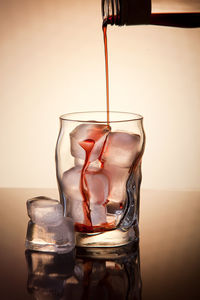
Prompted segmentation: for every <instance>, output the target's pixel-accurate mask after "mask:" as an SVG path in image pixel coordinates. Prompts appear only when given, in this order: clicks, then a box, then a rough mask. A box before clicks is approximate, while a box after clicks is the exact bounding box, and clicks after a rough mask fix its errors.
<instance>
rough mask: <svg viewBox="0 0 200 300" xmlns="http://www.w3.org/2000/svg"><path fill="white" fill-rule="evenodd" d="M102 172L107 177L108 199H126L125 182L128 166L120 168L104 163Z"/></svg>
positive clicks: (115, 200)
mask: <svg viewBox="0 0 200 300" xmlns="http://www.w3.org/2000/svg"><path fill="white" fill-rule="evenodd" d="M104 172H105V174H106V175H107V177H108V178H109V186H110V188H109V195H108V200H109V201H114V202H118V203H119V202H122V203H123V202H124V201H125V199H126V182H127V180H128V177H129V168H120V167H117V166H115V165H110V164H108V163H104Z"/></svg>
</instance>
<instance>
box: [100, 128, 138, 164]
mask: <svg viewBox="0 0 200 300" xmlns="http://www.w3.org/2000/svg"><path fill="white" fill-rule="evenodd" d="M139 145H140V136H139V135H137V134H130V133H127V132H110V133H109V135H108V138H107V141H106V145H105V149H104V152H103V155H102V160H103V161H105V162H107V163H109V164H110V165H111V164H112V165H115V166H118V167H121V168H129V167H131V165H132V163H133V161H134V160H135V158H136V156H137V154H138V152H139Z"/></svg>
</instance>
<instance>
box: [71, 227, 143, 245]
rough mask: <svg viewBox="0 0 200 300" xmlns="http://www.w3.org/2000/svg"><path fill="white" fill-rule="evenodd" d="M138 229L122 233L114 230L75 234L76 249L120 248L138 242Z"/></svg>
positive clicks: (130, 229) (119, 230)
mask: <svg viewBox="0 0 200 300" xmlns="http://www.w3.org/2000/svg"><path fill="white" fill-rule="evenodd" d="M137 233H138V227H137V228H133V227H131V228H129V229H128V230H127V231H122V230H121V229H119V228H117V229H114V230H110V231H106V232H99V233H82V232H76V246H77V247H120V246H124V245H127V244H129V243H132V242H133V241H137V240H138V234H137Z"/></svg>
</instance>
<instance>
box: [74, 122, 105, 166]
mask: <svg viewBox="0 0 200 300" xmlns="http://www.w3.org/2000/svg"><path fill="white" fill-rule="evenodd" d="M109 131H110V127H109V126H108V125H105V124H81V125H78V126H77V127H76V128H75V129H74V130H73V131H72V132H71V133H70V141H71V154H72V156H74V157H76V158H80V159H82V160H84V161H85V157H86V151H85V149H84V147H83V146H84V145H83V144H82V146H81V143H84V141H85V140H93V141H94V145H93V147H92V149H91V155H90V159H89V160H90V161H91V162H92V161H94V160H96V159H98V158H99V156H100V154H101V151H102V148H103V145H104V142H105V139H106V136H107V135H108V133H109Z"/></svg>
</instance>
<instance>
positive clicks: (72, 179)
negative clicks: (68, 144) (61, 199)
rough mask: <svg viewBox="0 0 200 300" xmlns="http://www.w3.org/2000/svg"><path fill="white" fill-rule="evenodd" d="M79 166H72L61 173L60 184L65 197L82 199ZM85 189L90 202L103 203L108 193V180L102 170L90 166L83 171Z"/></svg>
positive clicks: (80, 170) (80, 169)
mask: <svg viewBox="0 0 200 300" xmlns="http://www.w3.org/2000/svg"><path fill="white" fill-rule="evenodd" d="M81 172H82V168H81V167H80V166H76V167H73V168H71V169H69V170H68V171H66V172H65V173H64V174H63V178H62V186H63V191H64V193H65V195H66V197H67V198H69V199H73V201H75V200H80V199H83V195H82V192H81ZM84 178H85V179H86V183H87V189H88V192H89V196H90V203H96V204H103V203H105V202H106V200H107V197H108V193H109V180H108V177H107V175H106V174H105V173H104V171H103V170H101V169H97V168H91V169H89V170H87V171H85V175H84Z"/></svg>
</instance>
